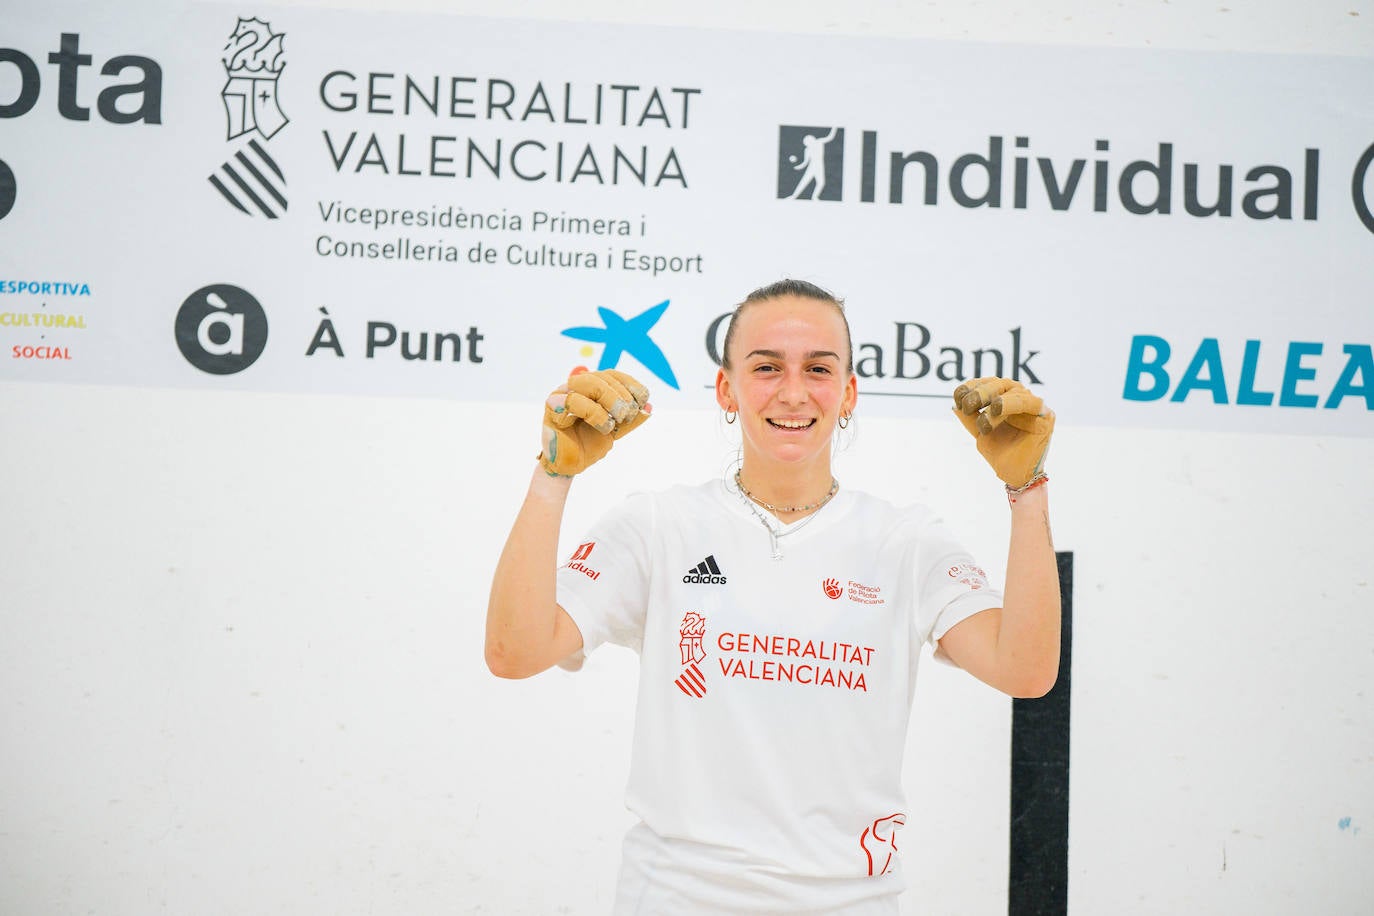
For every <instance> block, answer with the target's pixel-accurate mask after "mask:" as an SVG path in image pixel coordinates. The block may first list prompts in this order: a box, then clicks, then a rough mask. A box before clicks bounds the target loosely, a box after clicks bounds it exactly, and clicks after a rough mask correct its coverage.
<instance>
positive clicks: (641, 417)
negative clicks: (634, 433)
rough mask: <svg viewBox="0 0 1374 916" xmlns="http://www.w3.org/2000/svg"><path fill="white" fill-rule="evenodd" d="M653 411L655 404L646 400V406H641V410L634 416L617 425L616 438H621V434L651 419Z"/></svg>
mask: <svg viewBox="0 0 1374 916" xmlns="http://www.w3.org/2000/svg"><path fill="white" fill-rule="evenodd" d="M652 412H653V406H652V405H650V404H649V403H648V402H645V404H644V406H643V407H641V408H639V411H638V412H637V413H635V415H634V416H632V417H630V419H628V420H626V421H625V422H624V423H620V424H617V425H616V428H615V433H614V436H615V438H617V439H619V438H620V437H621V436H623V435H625V434H626V433H628V432H630V431H631V430H633V429H635V428H637V427H638V426H639V425H640V424H641V423H643V422H644V421H645V420H647V419H649V416H650V414H651V413H652Z"/></svg>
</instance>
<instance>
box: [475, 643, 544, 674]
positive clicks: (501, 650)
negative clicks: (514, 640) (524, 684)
mask: <svg viewBox="0 0 1374 916" xmlns="http://www.w3.org/2000/svg"><path fill="white" fill-rule="evenodd" d="M483 654H484V655H485V657H486V661H487V670H488V671H490V672H491V673H492V674H494V675H496V676H497V677H499V678H505V679H507V680H515V681H518V680H521V679H523V678H527V677H530V676H532V675H535V674H538V673H539V672H540V671H542V670H543V669H542V668H536V667H534V666H532V665H530V664H529V663H528V662H526V661H525V660H524V659H521V658H520V657H518V656H512V655H511V654H510V653H509V652H507V651H506V650H505V647H504V646H502V645H501V644H500V643H496V642H491V641H488V642H487V644H486V648H485V650H484V652H483Z"/></svg>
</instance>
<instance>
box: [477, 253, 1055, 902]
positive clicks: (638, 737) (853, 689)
mask: <svg viewBox="0 0 1374 916" xmlns="http://www.w3.org/2000/svg"><path fill="white" fill-rule="evenodd" d="M852 363H853V347H852V344H851V341H850V335H849V326H848V322H847V320H846V319H845V315H844V307H843V303H842V302H841V301H840V300H838V299H836V298H835V297H833V296H831V295H830V294H829V293H828V292H826V291H825V290H823V289H820V288H819V287H816V286H814V285H811V284H809V283H805V282H803V281H796V280H784V281H781V282H779V283H775V284H773V285H771V286H768V287H764V288H762V289H759V290H756V291H755V292H754V293H751V294H750V295H749V296H748V297H747V298H746V299H745V300H744V301H743V302H742V303H740V305H739V306H738V307H737V308H736V310H735V314H734V315H733V317H732V320H731V324H730V328H729V330H728V331H727V333H726V339H725V348H724V359H723V365H722V366H721V368H720V370H719V372H718V373H717V375H716V388H715V390H716V400H717V402H718V403H719V405H720V407H721V408H722V409H723V410H724V411H725V415H726V420H727V422H731V423H736V424H738V428H739V430H740V435H741V462H740V466H739V470H738V472H737V473H736V474H734V475H733V476H732V477H729V478H727V479H725V480H713V481H708V482H707V483H705V484H701V485H698V486H679V487H674V488H671V489H669V490H666V491H663V492H659V493H651V494H634V495H631V496H629V497H628V498H627V499H625V500H624V501H623V502H622V503H621V504H620V505H619V506H617V507H616V508H615V509H613V510H612V511H611V512H609V513H608V514H607V515H606V516H605V517H604V518H603V519H601V520H600V521H599V522H598V523H597V524H596V525H595V526H594V527H593V528H592V530H591V532H590V533H589V534H587V535H586V536H585V537H583V538H581V539H580V543H579V546H578V548H577V550H576V551H575V552H574V554H573V556H572V557H571V558H569V560H568V561H567V562H566V563H564V564H563V565H562V566H561V567H559V566H558V560H557V556H556V551H557V543H558V536H559V527H560V525H561V522H562V516H563V508H564V505H565V504H566V500H567V496H568V492H569V490H570V487H571V483H572V480H573V478H574V476H575V475H576V474H577V473H580V472H581V471H583V470H585V469H586V468H587V467H588V466H590V465H591V464H592V463H594V462H596V461H598V460H600V459H601V458H602V457H604V456H605V455H606V454H607V452H608V451H609V450H610V448H611V446H612V444H613V443H614V441H615V439H617V438H619V437H620V436H623V435H625V434H626V433H628V432H630V431H631V430H633V429H634V428H635V427H636V426H638V425H639V424H640V423H642V422H644V420H645V419H647V417H648V415H649V404H648V392H647V391H646V390H645V389H644V388H643V386H641V385H639V383H638V382H636V381H635V380H634V379H632V378H630V377H629V376H627V375H624V374H623V373H619V372H615V371H606V372H588V373H583V374H580V375H574V376H572V377H570V378H569V379H568V382H567V384H566V385H564V386H562V387H560V388H559V389H557V390H556V391H555V392H554V393H553V395H551V396H550V398H549V400H548V402H547V404H546V407H545V426H544V449H543V452H542V453H541V455H540V467H539V468H537V469H536V471H535V473H534V476H533V479H532V480H531V482H530V489H529V493H528V495H527V497H526V499H525V503H524V505H523V506H522V507H521V509H520V512H519V514H518V515H517V517H516V521H515V525H514V527H513V528H512V531H511V534H510V537H509V539H508V540H507V543H506V548H505V551H504V552H503V553H502V555H501V559H500V561H499V563H498V565H497V569H496V574H495V577H494V579H493V583H492V591H491V599H490V603H489V605H488V614H487V642H486V658H487V664H488V665H489V667H490V668H491V670H492V671H493V672H494V673H496V674H498V675H500V676H503V677H525V676H529V675H531V674H535V673H537V672H540V671H543V670H545V669H546V668H549V667H551V666H553V665H555V664H557V665H560V666H561V667H564V668H566V669H569V670H575V669H577V668H578V667H580V666H581V663H582V659H583V657H584V656H585V654H586V653H588V652H590V651H592V650H594V649H595V648H596V647H598V646H600V645H601V644H603V643H608V642H609V643H616V644H620V645H623V646H628V647H630V648H632V649H634V650H635V651H637V652H638V653H639V654H640V689H639V702H638V706H637V710H636V720H635V737H634V751H633V757H632V763H631V768H630V778H629V785H628V788H627V792H626V803H627V805H628V807H629V808H630V809H631V810H632V811H634V812H635V813H636V814H637V815H638V816H639V817H640V819H641V822H640V823H639V824H638V825H637V826H636V827H634V828H633V829H632V830H631V831H630V832H629V834H627V836H626V838H625V844H624V854H623V859H622V864H621V872H620V879H619V884H618V888H617V896H616V905H615V912H616V913H617V914H624V913H643V914H675V913H701V912H825V913H844V914H880V913H881V914H893V913H896V912H897V911H898V906H897V895H898V894H899V893H900V892H901V890H902V889H903V882H902V879H901V873H900V872H901V860H900V856H899V855H898V854H897V843H896V834H897V831H898V830H899V829H900V828H901V826H902V825H903V824H905V823H906V816H907V815H906V802H905V798H904V795H903V791H902V786H901V761H902V752H903V749H904V747H905V737H906V736H905V723H906V721H907V719H908V718H909V716H910V710H911V701H912V690H913V688H914V684H915V676H916V669H917V664H918V662H919V660H920V655H921V647H922V645H923V644H929V645H931V646H933V647H934V648H935V651H936V657H937V658H939V659H941V660H943V661H946V662H950V663H952V664H955V665H957V666H959V667H962V668H964V669H965V670H966V671H968V672H970V673H971V674H973V675H974V676H975V677H977V678H979V679H980V680H983V681H985V682H986V683H988V684H990V685H992V686H993V687H996V688H997V689H999V690H1002V691H1003V692H1006V693H1008V694H1011V695H1013V696H1038V695H1041V694H1043V693H1045V692H1047V691H1048V690H1049V689H1050V687H1051V686H1052V685H1053V682H1054V678H1055V673H1056V671H1057V668H1058V654H1059V588H1058V576H1057V571H1056V566H1055V558H1054V548H1053V545H1052V544H1051V542H1050V537H1049V522H1048V488H1047V486H1046V485H1045V481H1046V480H1047V478H1046V477H1045V476H1044V473H1043V470H1042V465H1043V461H1044V455H1045V452H1046V450H1047V449H1048V445H1049V436H1050V432H1051V430H1052V429H1053V422H1054V420H1053V414H1052V413H1051V412H1050V411H1048V410H1046V409H1045V408H1044V405H1043V404H1042V403H1041V401H1040V399H1039V398H1038V397H1036V396H1034V395H1032V394H1031V393H1030V392H1029V391H1027V390H1026V389H1024V388H1023V387H1022V386H1020V385H1018V384H1016V383H1014V382H1010V381H1008V380H1005V379H976V380H973V381H970V382H967V383H965V384H964V385H961V386H960V388H959V389H958V390H957V391H956V392H955V408H956V415H957V416H958V417H959V419H960V420H961V422H963V424H964V426H965V427H966V428H967V429H968V430H969V432H970V433H971V434H972V435H973V436H974V438H975V441H976V444H977V449H978V451H979V453H980V454H982V455H983V457H984V458H985V459H986V460H987V461H988V462H989V463H990V464H991V465H992V466H993V468H994V470H996V471H997V473H998V475H999V476H1000V477H1001V478H1002V479H1003V481H1005V483H1006V484H1007V490H1008V498H1009V504H1010V511H1011V516H1012V518H1011V546H1010V555H1009V559H1008V565H1007V585H1006V590H1005V597H1004V596H1003V595H1002V594H1000V593H999V592H998V591H997V590H995V589H994V588H992V587H991V584H990V583H989V582H988V580H987V577H986V575H985V574H984V573H983V571H982V569H981V568H980V567H979V566H978V564H977V563H976V562H975V561H974V559H973V557H971V556H969V554H968V553H967V551H965V550H964V548H963V547H962V546H960V545H959V543H958V542H957V541H956V540H955V539H954V538H953V537H952V536H951V535H950V534H949V532H948V531H947V530H946V529H945V527H944V525H943V524H942V523H941V522H940V520H939V519H938V518H936V517H935V515H934V514H933V513H932V512H931V511H930V510H929V509H926V508H925V507H922V506H906V507H898V506H896V505H894V504H892V503H890V502H888V501H886V500H883V499H880V498H878V497H875V496H871V495H869V494H866V493H862V492H860V491H858V490H855V489H852V488H850V487H841V486H840V484H839V483H838V481H836V480H835V478H834V476H833V475H832V473H831V464H830V455H831V447H832V442H833V437H834V433H835V430H836V428H837V427H842V426H844V425H846V424H847V423H848V419H849V417H850V416H851V415H852V413H853V411H854V409H855V405H856V403H857V398H858V387H857V380H856V379H855V376H854V372H853V365H852Z"/></svg>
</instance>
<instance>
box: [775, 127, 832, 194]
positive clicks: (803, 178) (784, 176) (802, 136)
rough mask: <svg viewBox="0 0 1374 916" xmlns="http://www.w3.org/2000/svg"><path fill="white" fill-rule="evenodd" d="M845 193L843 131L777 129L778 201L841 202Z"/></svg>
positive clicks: (805, 128) (830, 128)
mask: <svg viewBox="0 0 1374 916" xmlns="http://www.w3.org/2000/svg"><path fill="white" fill-rule="evenodd" d="M843 190H844V128H843V127H798V126H794V125H791V124H783V125H781V126H780V127H779V128H778V198H779V199H780V200H840V199H842V193H843Z"/></svg>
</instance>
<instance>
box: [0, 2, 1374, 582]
mask: <svg viewBox="0 0 1374 916" xmlns="http://www.w3.org/2000/svg"><path fill="white" fill-rule="evenodd" d="M6 20H7V21H6V29H5V33H4V36H3V37H0V121H4V122H6V123H5V124H4V126H3V132H2V133H0V136H3V139H0V347H2V348H3V350H0V353H2V354H3V358H0V379H18V380H53V381H69V382H83V383H97V384H137V385H158V386H176V387H198V388H221V389H232V390H256V391H321V392H340V393H361V394H384V395H386V394H389V395H399V396H429V397H456V398H466V399H474V400H519V401H524V402H536V401H537V400H538V399H540V398H542V397H543V396H544V395H545V394H546V393H547V391H548V389H550V388H551V387H552V386H553V385H554V384H556V383H557V382H558V381H559V379H560V378H561V376H562V375H563V374H564V373H565V372H566V371H567V370H569V369H571V368H572V367H573V366H576V365H587V366H592V367H598V366H599V367H608V366H617V367H619V368H621V369H623V370H625V371H628V372H630V373H632V374H635V375H637V376H639V377H640V378H641V379H642V380H643V381H644V382H645V383H646V384H647V385H648V386H649V387H650V389H651V390H652V392H653V396H654V400H655V402H656V403H657V404H659V405H664V406H708V405H711V404H712V403H713V399H712V395H711V391H710V385H711V381H712V378H713V376H714V373H715V369H716V365H717V360H718V358H719V355H720V354H719V348H720V345H721V341H722V340H723V337H724V321H723V316H724V315H725V314H726V313H727V312H728V310H729V308H730V307H731V305H732V304H733V303H734V302H735V301H738V299H740V298H741V297H742V296H743V295H744V294H745V293H747V292H748V291H749V290H750V289H752V288H754V287H756V286H759V285H762V284H764V283H767V282H770V281H772V280H774V279H777V278H779V277H782V276H797V277H802V278H805V279H809V280H812V281H814V282H818V283H820V284H821V285H823V286H827V287H829V288H832V289H834V290H835V291H836V292H838V293H839V294H841V295H843V296H845V297H846V298H847V299H848V301H849V318H850V323H851V326H852V329H853V333H854V341H855V353H854V358H855V368H856V371H857V372H858V374H859V376H860V380H859V381H860V392H861V399H860V407H859V411H860V413H861V414H863V413H869V414H873V415H891V416H935V415H937V414H941V413H943V412H944V411H945V410H946V400H945V399H946V398H947V397H948V394H949V392H950V391H951V390H952V389H953V388H954V387H955V385H957V383H958V382H959V381H960V380H963V379H966V378H970V377H975V376H978V375H989V374H1000V375H1007V376H1012V377H1015V378H1018V379H1020V380H1021V381H1023V382H1025V383H1026V384H1028V385H1029V386H1030V387H1031V388H1032V389H1033V390H1035V391H1037V392H1038V393H1040V394H1042V395H1043V396H1044V397H1045V398H1046V399H1047V400H1048V401H1049V402H1050V403H1051V404H1053V406H1054V407H1055V409H1056V411H1057V412H1058V413H1059V414H1060V416H1061V417H1062V418H1064V419H1065V420H1066V421H1067V422H1071V423H1077V424H1080V425H1097V424H1105V425H1125V426H1143V427H1170V426H1174V427H1178V426H1182V427H1197V428H1215V429H1225V430H1239V431H1281V432H1292V433H1309V434H1316V433H1339V434H1351V435H1369V434H1371V433H1374V422H1371V416H1374V357H1372V356H1371V346H1372V345H1374V309H1371V308H1370V307H1369V301H1368V298H1369V293H1368V267H1367V265H1368V264H1369V263H1370V260H1369V259H1370V257H1371V255H1372V254H1374V214H1371V206H1374V123H1372V122H1370V120H1369V119H1368V117H1367V101H1366V100H1365V99H1364V98H1363V92H1362V87H1365V86H1368V85H1370V83H1371V80H1372V79H1374V62H1372V61H1369V60H1359V59H1345V58H1330V59H1328V58H1299V57H1282V56H1274V55H1264V56H1260V55H1238V54H1203V53H1176V52H1133V51H1123V50H1121V49H1112V50H1095V49H1076V48H1046V47H1018V46H1007V45H973V44H959V43H949V42H919V41H882V40H875V39H863V38H839V37H817V36H791V35H759V34H756V33H748V34H743V33H740V34H735V33H730V32H711V31H697V30H690V29H666V28H651V27H641V26H634V27H630V26H612V25H589V24H575V23H535V22H504V21H495V20H483V19H467V18H455V17H444V16H437V15H433V14H419V13H393V12H388V13H385V14H383V13H366V12H357V11H343V10H326V9H317V8H293V7H289V6H271V7H269V6H259V7H243V8H239V9H234V8H227V7H220V6H206V5H196V6H191V7H173V6H157V5H152V4H143V3H135V4H128V5H126V6H124V7H121V8H120V14H119V16H118V17H111V16H110V15H108V11H105V10H103V9H101V8H98V7H94V6H90V7H79V6H56V7H54V6H49V5H42V6H40V5H39V4H32V3H30V4H25V5H24V7H23V8H21V9H19V10H17V11H12V12H11V13H9V14H7V17H6ZM1316 101H1319V102H1320V104H1315V102H1316ZM703 575H704V574H703Z"/></svg>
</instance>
